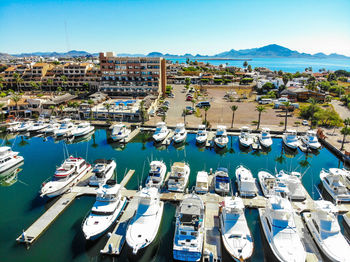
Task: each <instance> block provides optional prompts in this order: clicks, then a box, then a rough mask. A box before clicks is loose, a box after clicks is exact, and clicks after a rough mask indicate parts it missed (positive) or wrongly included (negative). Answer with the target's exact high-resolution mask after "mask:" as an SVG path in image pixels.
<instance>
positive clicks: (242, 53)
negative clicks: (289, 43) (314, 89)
mask: <svg viewBox="0 0 350 262" xmlns="http://www.w3.org/2000/svg"><path fill="white" fill-rule="evenodd" d="M117 55H118V56H147V57H159V56H162V57H164V58H191V59H196V58H197V59H205V58H211V59H213V58H240V59H242V58H323V59H327V58H332V59H349V58H350V57H348V56H344V55H339V54H335V53H334V54H330V55H326V54H324V53H317V54H314V55H311V54H306V53H299V52H297V51H293V50H291V49H288V48H286V47H283V46H280V45H276V44H272V45H267V46H263V47H259V48H251V49H241V50H234V49H231V50H230V51H226V52H222V53H219V54H216V55H212V56H208V55H200V54H197V55H192V54H184V55H176V54H163V53H159V52H151V53H149V54H147V55H143V54H125V53H123V54H117ZM11 56H12V57H29V56H42V57H78V56H94V57H95V56H98V53H88V52H86V51H76V50H72V51H69V52H66V53H58V52H34V53H22V54H11V55H9V54H5V53H0V58H1V57H11Z"/></svg>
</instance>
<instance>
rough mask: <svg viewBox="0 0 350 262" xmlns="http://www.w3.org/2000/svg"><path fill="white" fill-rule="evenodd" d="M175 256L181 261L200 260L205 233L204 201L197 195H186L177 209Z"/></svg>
mask: <svg viewBox="0 0 350 262" xmlns="http://www.w3.org/2000/svg"><path fill="white" fill-rule="evenodd" d="M175 217H176V224H175V235H174V244H173V257H174V259H175V260H179V261H199V260H200V259H201V257H202V250H203V235H204V230H205V229H204V203H203V200H202V199H201V198H200V197H199V196H197V195H195V194H191V195H186V196H185V198H184V200H182V202H181V203H180V206H179V207H178V209H177V211H176V216H175Z"/></svg>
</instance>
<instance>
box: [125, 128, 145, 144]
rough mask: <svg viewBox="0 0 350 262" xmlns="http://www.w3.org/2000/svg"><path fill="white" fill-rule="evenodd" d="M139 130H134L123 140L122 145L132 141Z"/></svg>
mask: <svg viewBox="0 0 350 262" xmlns="http://www.w3.org/2000/svg"><path fill="white" fill-rule="evenodd" d="M140 131H141V129H140V128H136V129H134V130H133V131H132V132H131V133H130V134H129V135H128V137H127V138H125V139H124V141H123V142H124V143H129V142H130V141H131V140H133V139H134V137H135V136H137V135H138V134H139V133H140Z"/></svg>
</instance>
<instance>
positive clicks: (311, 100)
mask: <svg viewBox="0 0 350 262" xmlns="http://www.w3.org/2000/svg"><path fill="white" fill-rule="evenodd" d="M307 102H309V103H310V109H311V124H312V123H313V120H314V114H315V112H316V110H317V104H318V101H317V100H316V99H315V98H313V97H312V98H309V99H308V100H307Z"/></svg>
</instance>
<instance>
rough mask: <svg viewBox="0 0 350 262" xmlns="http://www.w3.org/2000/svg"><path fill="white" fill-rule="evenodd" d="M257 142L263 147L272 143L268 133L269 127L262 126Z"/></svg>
mask: <svg viewBox="0 0 350 262" xmlns="http://www.w3.org/2000/svg"><path fill="white" fill-rule="evenodd" d="M259 142H260V145H262V146H263V147H265V148H268V147H270V146H271V145H272V138H271V134H270V128H267V127H264V128H263V129H262V130H261V133H260V134H259Z"/></svg>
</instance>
